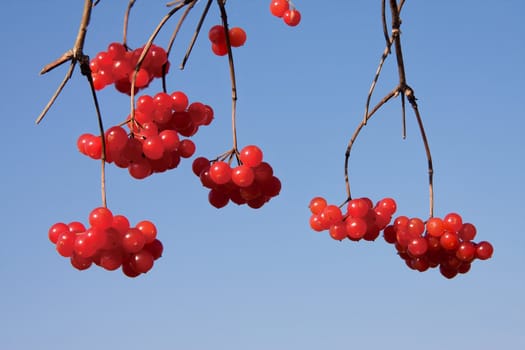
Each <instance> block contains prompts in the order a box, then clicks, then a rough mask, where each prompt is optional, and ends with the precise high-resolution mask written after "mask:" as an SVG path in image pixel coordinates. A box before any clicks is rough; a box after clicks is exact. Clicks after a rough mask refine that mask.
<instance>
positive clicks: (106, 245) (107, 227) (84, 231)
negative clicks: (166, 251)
mask: <svg viewBox="0 0 525 350" xmlns="http://www.w3.org/2000/svg"><path fill="white" fill-rule="evenodd" d="M89 225H90V226H89V227H88V228H86V227H85V226H84V224H82V223H81V222H78V221H74V222H70V223H69V224H65V223H63V222H57V223H55V224H53V225H52V226H51V227H50V229H49V232H48V237H49V240H50V241H51V242H52V243H53V244H55V246H56V250H57V252H58V254H60V255H61V256H63V257H66V258H69V259H70V261H71V264H72V265H73V267H75V268H76V269H78V270H86V269H88V268H89V267H91V265H92V264H93V263H94V264H96V265H98V266H100V267H102V268H104V269H106V270H109V271H113V270H117V269H119V268H120V269H121V270H122V272H123V273H124V274H125V275H126V276H128V277H137V276H138V275H140V274H141V273H146V272H148V271H149V270H151V268H152V267H153V264H154V261H155V260H157V259H158V258H160V257H161V256H162V251H163V246H162V243H161V242H160V241H159V240H158V239H157V228H156V227H155V225H154V224H153V223H152V222H151V221H148V220H144V221H141V222H139V223H137V225H135V227H131V226H130V223H129V220H128V219H127V218H126V217H125V216H124V215H113V213H112V212H111V211H110V210H109V209H108V208H105V207H99V208H95V209H93V210H92V211H91V213H90V214H89Z"/></svg>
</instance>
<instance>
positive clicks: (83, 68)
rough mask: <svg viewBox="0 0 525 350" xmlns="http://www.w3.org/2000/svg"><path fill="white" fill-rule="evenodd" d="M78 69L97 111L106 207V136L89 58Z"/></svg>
mask: <svg viewBox="0 0 525 350" xmlns="http://www.w3.org/2000/svg"><path fill="white" fill-rule="evenodd" d="M80 71H81V72H82V74H83V75H84V76H85V77H86V79H87V81H88V83H89V87H90V90H91V95H92V97H93V103H94V104H95V111H96V113H97V121H98V128H99V134H100V139H101V143H102V155H101V157H100V161H101V166H100V191H101V194H102V206H103V207H106V208H107V197H106V159H107V154H106V151H107V145H106V136H105V131H104V123H103V121H102V113H101V111H100V105H99V103H98V98H97V91H96V90H95V86H94V85H93V77H92V75H91V71H90V68H89V60H87V61H86V60H85V61H83V62H82V63H81V64H80Z"/></svg>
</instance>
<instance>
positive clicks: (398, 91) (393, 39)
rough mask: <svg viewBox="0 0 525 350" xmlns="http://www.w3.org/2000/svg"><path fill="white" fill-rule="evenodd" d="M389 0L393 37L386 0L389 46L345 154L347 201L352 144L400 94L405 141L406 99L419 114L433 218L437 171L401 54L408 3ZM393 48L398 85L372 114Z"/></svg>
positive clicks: (382, 9) (384, 23)
mask: <svg viewBox="0 0 525 350" xmlns="http://www.w3.org/2000/svg"><path fill="white" fill-rule="evenodd" d="M389 1H390V2H389V4H390V11H391V15H392V24H391V26H392V35H391V36H390V37H389V36H388V34H387V24H386V13H385V12H386V10H385V1H384V0H383V1H382V3H381V4H382V6H381V18H382V23H383V32H384V33H385V37H386V40H387V46H386V48H385V50H384V51H383V54H382V56H381V60H380V62H379V67H378V69H377V71H376V74H375V76H374V79H373V82H372V86H371V87H370V91H369V93H368V96H367V101H366V106H365V115H364V118H363V120H362V121H361V123H360V124H359V125H358V126H357V128H356V130H355V131H354V134H353V135H352V138H351V139H350V141H349V143H348V146H347V149H346V153H345V184H346V192H347V195H348V196H347V200H346V202H348V201H349V200H351V198H352V196H351V191H350V181H349V177H348V164H349V159H350V153H351V150H352V146H353V144H354V143H355V141H356V139H357V137H358V136H359V133H360V132H361V130H362V128H363V127H364V126H365V125H366V123H367V121H368V120H369V119H370V118H371V117H372V116H373V115H374V113H375V112H377V111H378V110H379V109H380V108H381V107H382V106H384V105H385V103H387V102H388V101H389V100H390V99H391V98H393V97H396V96H397V95H401V108H402V118H403V138H404V137H405V136H406V122H405V119H406V118H405V114H406V107H405V97H406V98H407V99H408V101H409V103H410V105H411V106H412V109H413V110H414V114H415V115H416V119H417V122H418V125H419V130H420V133H421V137H422V139H423V144H424V147H425V153H426V157H427V162H428V178H429V179H428V180H429V201H430V217H432V216H433V214H434V186H433V175H434V170H433V165H432V155H431V152H430V146H429V143H428V139H427V136H426V133H425V129H424V127H423V120H422V118H421V114H420V112H419V108H418V105H417V102H416V98H415V95H414V90H413V89H412V88H411V87H409V86H408V85H407V83H406V72H405V64H404V60H403V51H402V45H401V38H400V34H401V31H400V26H401V18H400V12H401V10H402V8H403V5H404V3H405V1H404V0H401V1H400V3H399V4H398V3H397V1H396V0H389ZM392 45H394V48H395V54H396V61H397V70H398V78H399V84H398V85H397V86H396V87H395V88H394V89H393V90H392V91H390V92H389V93H388V94H387V95H386V96H385V97H383V99H382V100H381V101H380V102H379V103H378V104H376V106H375V107H374V108H373V109H372V110H371V111H369V106H370V101H371V98H372V94H373V92H374V89H375V86H376V83H377V81H378V79H379V76H380V74H381V70H382V67H383V64H384V62H385V60H386V58H387V57H388V55H389V54H390V52H391V46H392ZM346 202H345V203H346ZM343 204H344V203H343Z"/></svg>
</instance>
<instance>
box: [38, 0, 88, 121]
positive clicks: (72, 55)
mask: <svg viewBox="0 0 525 350" xmlns="http://www.w3.org/2000/svg"><path fill="white" fill-rule="evenodd" d="M93 6H94V5H93V0H85V1H84V8H83V10H82V19H81V20H80V26H79V29H78V34H77V37H76V39H75V43H74V45H73V49H71V50H68V51H66V52H65V53H64V54H63V55H62V56H61V57H59V58H58V59H56V60H55V61H53V62H51V63H49V64H47V65H46V66H44V68H43V69H42V70H41V71H40V74H46V73H48V72H50V71H51V70H53V69H55V68H56V67H58V66H60V65H62V64H64V63H66V62H68V61H71V65H70V66H69V69H68V71H67V73H66V75H65V77H64V79H63V80H62V82H61V83H60V85H59V86H58V88H57V90H56V91H55V93H54V94H53V96H52V97H51V99H50V100H49V102H48V103H47V105H46V106H45V107H44V109H43V111H42V112H41V113H40V115H39V116H38V117H37V118H36V121H35V123H36V124H39V123H40V122H41V121H42V119H44V117H45V115H46V114H47V112H48V111H49V109H50V108H51V106H52V105H53V103H55V101H56V99H57V98H58V96H59V95H60V93H61V92H62V90H63V89H64V87H65V86H66V83H67V82H68V81H69V79H71V76H72V75H73V71H74V69H75V65H76V63H77V62H83V61H86V60H87V61H88V62H89V57H87V56H86V55H84V53H83V49H84V42H85V39H86V33H87V28H88V26H89V20H90V18H91V11H92V8H93Z"/></svg>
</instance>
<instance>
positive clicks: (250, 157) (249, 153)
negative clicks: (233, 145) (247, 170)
mask: <svg viewBox="0 0 525 350" xmlns="http://www.w3.org/2000/svg"><path fill="white" fill-rule="evenodd" d="M239 159H240V160H241V162H242V163H243V164H244V165H247V166H251V167H256V166H258V165H259V164H261V162H262V159H263V152H262V151H261V149H260V148H259V147H257V146H255V145H248V146H246V147H244V148H243V149H241V151H240V153H239Z"/></svg>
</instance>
